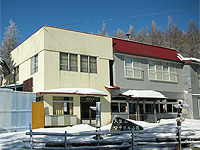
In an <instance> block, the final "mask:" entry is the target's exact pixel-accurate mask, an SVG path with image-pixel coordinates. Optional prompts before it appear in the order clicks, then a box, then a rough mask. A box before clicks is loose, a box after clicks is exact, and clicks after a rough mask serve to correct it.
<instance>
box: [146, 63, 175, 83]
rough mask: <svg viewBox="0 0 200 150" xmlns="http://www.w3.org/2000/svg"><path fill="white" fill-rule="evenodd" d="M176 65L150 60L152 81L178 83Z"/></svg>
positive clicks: (150, 77) (149, 68)
mask: <svg viewBox="0 0 200 150" xmlns="http://www.w3.org/2000/svg"><path fill="white" fill-rule="evenodd" d="M176 70H177V69H176V65H175V64H174V63H168V62H162V61H156V60H148V73H149V79H150V80H157V81H167V82H177V72H176Z"/></svg>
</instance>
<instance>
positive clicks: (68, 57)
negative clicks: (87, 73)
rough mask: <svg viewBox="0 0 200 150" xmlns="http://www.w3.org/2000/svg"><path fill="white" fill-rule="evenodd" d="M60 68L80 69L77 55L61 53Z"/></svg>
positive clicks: (68, 69) (67, 69)
mask: <svg viewBox="0 0 200 150" xmlns="http://www.w3.org/2000/svg"><path fill="white" fill-rule="evenodd" d="M60 70H65V71H78V63H77V55H76V54H68V53H60Z"/></svg>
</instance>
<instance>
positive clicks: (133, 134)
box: [132, 128, 135, 150]
mask: <svg viewBox="0 0 200 150" xmlns="http://www.w3.org/2000/svg"><path fill="white" fill-rule="evenodd" d="M134 149H135V147H134V128H132V150H134Z"/></svg>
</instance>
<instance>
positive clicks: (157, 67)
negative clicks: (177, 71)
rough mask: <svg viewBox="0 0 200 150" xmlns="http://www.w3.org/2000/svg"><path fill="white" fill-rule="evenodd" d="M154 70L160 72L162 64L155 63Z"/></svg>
mask: <svg viewBox="0 0 200 150" xmlns="http://www.w3.org/2000/svg"><path fill="white" fill-rule="evenodd" d="M156 70H162V63H161V62H159V61H157V62H156Z"/></svg>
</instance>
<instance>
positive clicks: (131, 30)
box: [128, 25, 136, 41]
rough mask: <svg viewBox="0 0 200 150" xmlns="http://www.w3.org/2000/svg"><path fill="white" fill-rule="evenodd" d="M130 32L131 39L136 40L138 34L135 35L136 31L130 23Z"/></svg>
mask: <svg viewBox="0 0 200 150" xmlns="http://www.w3.org/2000/svg"><path fill="white" fill-rule="evenodd" d="M128 33H129V34H130V36H129V40H131V41H136V35H135V31H134V28H133V26H132V25H130V27H129V30H128Z"/></svg>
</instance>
